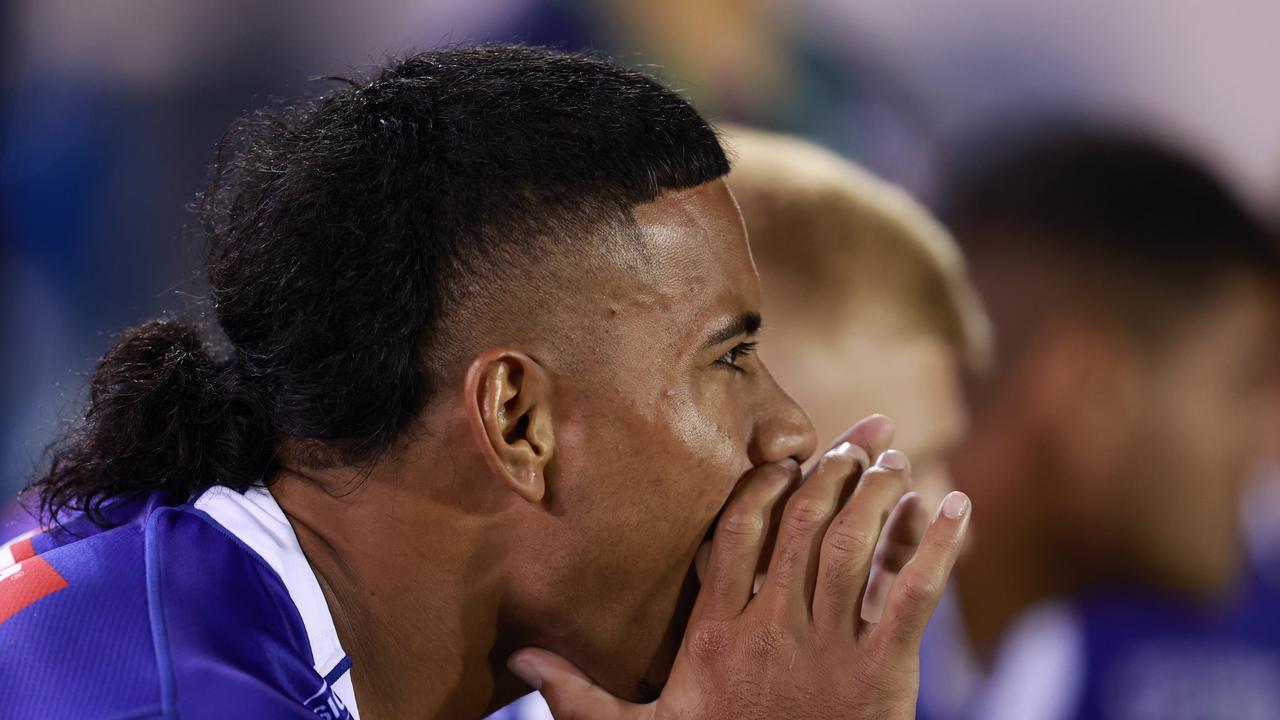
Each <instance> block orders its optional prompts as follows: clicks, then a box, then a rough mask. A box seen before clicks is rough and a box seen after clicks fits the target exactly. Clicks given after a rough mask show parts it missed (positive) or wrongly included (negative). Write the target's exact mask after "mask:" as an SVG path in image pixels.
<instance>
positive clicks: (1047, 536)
mask: <svg viewBox="0 0 1280 720" xmlns="http://www.w3.org/2000/svg"><path fill="white" fill-rule="evenodd" d="M946 208H947V210H946V213H947V214H946V217H947V218H948V219H949V221H950V222H951V223H952V229H953V230H954V231H955V232H956V233H957V236H958V237H959V239H960V241H961V243H962V246H963V247H964V249H965V251H966V252H967V254H968V257H969V260H970V262H971V267H972V268H973V273H974V277H975V280H976V282H977V284H978V287H979V290H980V292H981V294H982V296H983V299H984V301H985V302H986V303H987V307H988V308H989V309H990V312H991V314H992V317H993V319H994V322H995V329H996V336H997V338H998V343H997V352H996V354H995V358H996V363H995V372H994V373H992V374H989V375H986V376H984V377H980V378H975V380H974V381H973V383H972V385H971V393H970V397H971V403H972V404H971V407H972V411H973V426H972V433H971V436H970V438H969V440H968V441H966V442H965V443H964V444H963V445H962V446H961V448H960V450H959V451H958V452H957V453H956V455H955V462H954V465H953V471H954V477H955V479H956V482H957V485H958V487H960V488H961V489H963V490H965V491H966V492H969V493H971V494H972V496H973V497H974V498H975V502H978V503H981V505H982V507H983V512H982V513H981V515H980V517H977V518H975V528H974V529H975V532H974V535H973V538H972V543H971V545H972V547H971V548H970V550H971V552H969V553H967V554H966V557H965V561H964V562H963V563H962V567H961V568H960V569H959V570H958V572H957V581H956V584H955V586H954V597H953V598H952V599H953V600H954V602H948V603H945V604H944V607H943V608H942V609H940V611H939V613H938V615H937V616H936V617H935V619H934V621H933V623H932V624H931V626H930V629H929V633H928V637H927V639H926V645H925V652H924V655H923V658H922V668H923V670H922V672H923V679H922V688H921V698H920V705H919V711H920V715H921V717H922V718H927V719H928V720H956V719H959V718H965V719H971V720H1013V719H1015V718H1016V719H1017V720H1031V719H1034V720H1059V719H1066V718H1108V719H1113V720H1154V718H1163V719H1165V720H1169V719H1171V718H1214V719H1217V718H1222V719H1223V720H1226V719H1227V718H1231V719H1233V720H1241V719H1242V718H1248V719H1250V720H1252V719H1253V718H1263V717H1267V718H1274V717H1277V716H1280V715H1278V714H1277V713H1280V704H1277V702H1276V701H1277V695H1276V691H1275V678H1276V677H1277V675H1276V673H1275V672H1274V670H1275V669H1276V668H1280V665H1277V664H1276V656H1275V654H1274V653H1275V646H1272V647H1267V643H1268V642H1274V641H1275V633H1274V610H1272V611H1271V613H1272V616H1271V617H1272V620H1271V623H1272V630H1271V638H1272V639H1271V640H1270V641H1268V640H1267V637H1266V635H1267V633H1265V632H1261V633H1248V632H1239V631H1232V630H1229V629H1227V628H1226V627H1225V626H1224V625H1222V624H1221V623H1218V624H1216V625H1215V621H1212V620H1211V618H1222V617H1225V616H1226V615H1229V614H1230V613H1231V612H1232V610H1231V609H1232V608H1235V609H1236V610H1238V611H1239V613H1241V615H1240V617H1243V618H1245V619H1243V620H1241V622H1245V623H1247V622H1248V620H1247V618H1248V617H1249V616H1250V614H1251V612H1252V611H1250V610H1249V609H1248V607H1249V606H1250V605H1251V604H1252V603H1254V602H1256V600H1255V599H1253V597H1254V596H1253V595H1252V594H1251V593H1250V592H1248V591H1241V590H1240V587H1241V585H1242V582H1243V581H1242V579H1241V578H1242V573H1245V570H1246V558H1247V555H1246V553H1245V549H1244V547H1243V537H1244V534H1243V532H1242V527H1241V513H1240V508H1241V503H1242V500H1243V494H1244V489H1245V487H1246V483H1247V481H1248V480H1249V478H1250V477H1251V476H1252V474H1253V473H1254V472H1255V470H1256V468H1257V466H1258V464H1259V462H1260V460H1261V457H1262V453H1263V450H1264V447H1265V444H1266V442H1267V441H1268V440H1270V438H1271V436H1272V433H1274V432H1275V430H1274V429H1273V426H1272V424H1271V423H1270V420H1271V417H1272V416H1273V414H1274V412H1273V410H1272V408H1271V407H1269V405H1270V404H1272V403H1273V402H1274V397H1275V389H1276V371H1277V367H1276V362H1277V355H1276V347H1275V346H1276V339H1277V317H1278V316H1277V288H1278V286H1280V264H1278V261H1277V255H1276V250H1275V247H1274V246H1273V244H1272V238H1270V237H1269V236H1268V234H1267V232H1266V231H1265V229H1264V228H1263V227H1262V226H1260V224H1259V223H1258V222H1257V221H1256V220H1255V218H1254V217H1253V216H1251V214H1250V213H1249V212H1248V211H1247V210H1246V209H1245V208H1244V207H1243V206H1242V205H1241V203H1240V202H1238V201H1237V199H1236V198H1235V197H1233V196H1232V194H1231V193H1230V191H1229V190H1228V189H1227V188H1226V187H1225V186H1224V185H1223V184H1222V183H1221V182H1220V181H1219V180H1217V179H1216V178H1215V177H1214V176H1213V175H1212V174H1210V173H1209V172H1208V171H1207V170H1206V169H1204V168H1203V167H1201V166H1200V165H1199V164H1198V163H1197V161H1195V160H1194V159H1191V158H1189V157H1186V156H1184V155H1183V154H1182V153H1180V152H1179V151H1177V150H1174V149H1172V148H1171V147H1168V146H1165V145H1163V144H1161V143H1159V142H1157V141H1154V140H1151V139H1148V138H1146V137H1142V136H1138V135H1135V134H1131V133H1127V132H1124V131H1119V130H1111V129H1104V128H1090V127H1065V126H1062V127H1057V128H1052V129H1042V131H1040V132H1033V133H1030V134H1027V135H1024V136H1022V137H1020V138H1017V139H1014V140H1011V141H1010V140H1005V141H1002V142H1001V143H1000V144H999V145H998V147H997V148H996V149H995V150H994V151H991V149H990V148H988V153H987V154H986V155H984V156H982V157H981V158H980V159H979V160H977V161H975V162H973V163H972V164H968V165H966V166H964V169H963V170H961V171H960V172H958V173H957V174H956V176H955V178H954V180H953V183H952V185H951V186H950V192H949V193H948V195H947V204H946ZM1042 557H1052V558H1053V562H1051V563H1044V562H1041V561H1040V558H1042ZM1224 613H1225V614H1226V615H1224ZM1259 617H1261V616H1259ZM1214 628H1217V629H1216V630H1215V629H1214ZM1161 632H1165V633H1166V635H1167V636H1168V637H1171V638H1175V639H1176V638H1179V637H1180V638H1182V645H1181V646H1174V645H1169V644H1165V645H1161V644H1159V643H1147V644H1146V645H1145V647H1146V648H1147V653H1146V655H1145V657H1139V658H1138V659H1137V660H1136V661H1133V662H1129V661H1127V660H1125V659H1124V658H1126V657H1129V658H1131V659H1132V657H1134V656H1131V655H1128V654H1127V650H1126V648H1137V647H1138V646H1139V645H1141V644H1143V643H1142V641H1143V640H1144V639H1147V640H1150V639H1152V638H1153V637H1155V636H1156V635H1159V634H1160V633H1161ZM1215 632H1217V633H1219V637H1220V638H1223V639H1222V643H1221V645H1223V646H1227V647H1231V648H1234V649H1236V650H1238V652H1235V654H1231V653H1225V654H1224V653H1217V654H1215V653H1213V652H1209V651H1208V647H1209V646H1208V645H1206V644H1205V643H1203V642H1202V643H1200V644H1199V645H1197V644H1195V643H1192V642H1188V641H1187V640H1188V638H1191V637H1194V636H1196V635H1200V636H1201V637H1200V639H1201V640H1204V639H1205V638H1207V637H1209V635H1212V634H1213V633H1215ZM1233 633H1234V635H1233V637H1234V639H1226V635H1231V634H1233ZM1249 643H1253V644H1252V645H1251V646H1250V645H1249ZM1173 647H1181V649H1182V650H1187V649H1190V650H1191V652H1190V653H1185V652H1184V653H1181V654H1179V653H1178V652H1171V650H1170V649H1171V648H1173ZM1152 649H1155V652H1154V653H1152V652H1150V651H1151V650H1152Z"/></svg>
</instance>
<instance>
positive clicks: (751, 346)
mask: <svg viewBox="0 0 1280 720" xmlns="http://www.w3.org/2000/svg"><path fill="white" fill-rule="evenodd" d="M755 351H756V343H754V342H744V343H738V344H737V345H734V346H733V347H732V348H730V349H729V351H728V352H726V353H725V354H723V355H721V356H720V357H719V358H717V359H716V364H717V365H725V366H728V367H731V368H733V369H734V370H736V371H738V372H746V369H745V368H743V367H742V366H741V365H739V364H738V361H740V360H742V358H744V357H747V356H748V355H750V354H751V353H753V352H755Z"/></svg>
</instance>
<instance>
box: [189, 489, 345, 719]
mask: <svg viewBox="0 0 1280 720" xmlns="http://www.w3.org/2000/svg"><path fill="white" fill-rule="evenodd" d="M194 505H195V507H196V509H198V510H202V511H204V512H205V513H207V514H208V515H209V517H211V518H213V519H214V520H215V521H217V523H218V524H219V525H221V526H222V527H224V528H226V529H227V531H228V532H230V533H231V534H233V535H235V536H236V537H238V538H240V541H241V542H243V543H244V544H245V545H248V546H249V547H250V548H252V549H253V551H254V552H256V553H258V555H260V556H261V557H262V559H263V560H265V561H266V562H267V564H268V565H270V566H271V569H273V570H275V571H276V574H277V575H279V576H280V579H281V580H282V581H283V582H284V587H285V590H287V591H288V592H289V597H290V598H291V599H292V600H293V603H294V605H296V606H297V607H298V614H299V615H301V616H302V625H303V627H304V628H306V631H307V640H309V641H310V642H311V655H312V657H313V658H315V661H316V665H315V668H316V672H317V673H319V674H320V677H326V676H327V675H328V674H329V673H330V672H332V671H333V669H334V668H336V667H337V666H338V663H340V662H342V659H343V658H344V657H346V655H347V654H346V652H345V651H344V650H343V649H342V644H341V643H340V642H339V641H338V631H337V630H336V629H335V628H334V626H333V616H332V615H330V614H329V605H328V603H326V602H325V599H324V592H323V591H322V590H321V589H320V583H319V582H318V581H317V580H316V576H315V572H314V571H312V569H311V565H310V564H309V563H308V562H307V558H306V556H305V555H303V553H302V546H301V545H299V544H298V537H297V535H295V534H294V532H293V527H292V526H290V525H289V519H288V518H286V517H285V515H284V511H283V510H281V509H280V506H279V505H278V504H277V503H276V499H275V498H274V497H272V496H271V493H270V492H269V491H268V490H267V489H266V488H262V487H256V488H250V489H249V490H247V491H245V493H244V494H240V493H238V492H236V491H235V490H232V489H230V488H227V487H222V486H220V485H215V486H213V487H211V488H209V489H208V490H205V491H204V493H202V494H201V495H200V497H198V498H196V501H195V503H194ZM332 686H333V691H334V693H335V694H337V696H338V698H339V699H340V700H342V703H343V704H344V705H346V706H347V710H349V711H350V712H351V717H352V718H355V720H360V711H359V710H358V709H356V695H355V689H354V688H353V687H352V685H351V670H350V669H348V670H347V671H346V672H344V673H343V674H342V675H341V676H340V677H338V678H337V679H336V680H335V681H334V682H333V683H332Z"/></svg>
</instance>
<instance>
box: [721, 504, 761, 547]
mask: <svg viewBox="0 0 1280 720" xmlns="http://www.w3.org/2000/svg"><path fill="white" fill-rule="evenodd" d="M716 534H717V535H718V536H722V537H724V538H725V539H726V540H728V541H729V542H732V543H734V544H750V543H754V542H755V541H756V540H758V539H759V538H760V537H761V536H762V535H763V534H764V518H762V517H760V516H759V515H756V514H754V513H749V512H742V511H734V512H726V513H725V514H724V515H723V516H721V518H720V522H719V523H717V525H716Z"/></svg>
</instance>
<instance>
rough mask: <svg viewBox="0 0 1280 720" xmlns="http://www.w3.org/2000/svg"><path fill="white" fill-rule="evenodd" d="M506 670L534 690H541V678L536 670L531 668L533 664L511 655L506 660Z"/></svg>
mask: <svg viewBox="0 0 1280 720" xmlns="http://www.w3.org/2000/svg"><path fill="white" fill-rule="evenodd" d="M507 669H508V670H510V671H511V672H513V673H515V675H516V677H518V678H520V679H521V680H523V681H524V682H525V684H526V685H528V686H529V687H531V688H533V689H534V690H541V689H542V676H541V675H539V674H538V669H537V668H536V667H534V666H533V663H531V662H529V661H527V660H525V659H524V658H522V657H517V656H515V655H513V656H511V659H509V660H507Z"/></svg>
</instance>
